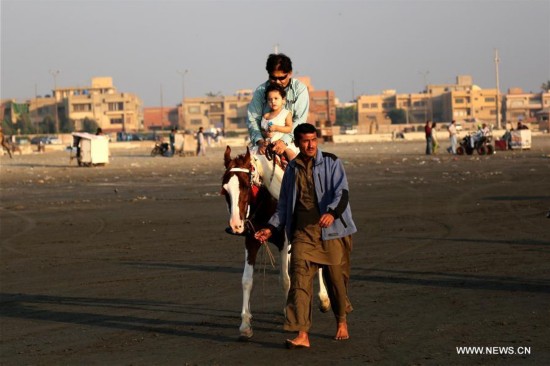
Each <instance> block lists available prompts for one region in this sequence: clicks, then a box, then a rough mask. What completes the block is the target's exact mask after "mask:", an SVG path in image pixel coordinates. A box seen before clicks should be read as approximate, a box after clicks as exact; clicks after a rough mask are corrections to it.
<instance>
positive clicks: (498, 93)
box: [495, 48, 501, 129]
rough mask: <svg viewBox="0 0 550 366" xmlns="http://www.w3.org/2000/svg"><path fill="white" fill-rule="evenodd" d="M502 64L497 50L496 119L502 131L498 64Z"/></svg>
mask: <svg viewBox="0 0 550 366" xmlns="http://www.w3.org/2000/svg"><path fill="white" fill-rule="evenodd" d="M499 63H500V58H499V57H498V49H497V48H495V76H496V82H497V85H496V86H497V97H496V108H497V115H496V118H497V121H496V122H497V125H496V128H497V129H500V128H501V125H500V105H499V102H500V85H499V77H498V64H499Z"/></svg>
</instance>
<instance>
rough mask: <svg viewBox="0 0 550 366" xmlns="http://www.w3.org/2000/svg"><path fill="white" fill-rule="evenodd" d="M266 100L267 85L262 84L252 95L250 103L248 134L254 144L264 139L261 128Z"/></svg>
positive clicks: (247, 124)
mask: <svg viewBox="0 0 550 366" xmlns="http://www.w3.org/2000/svg"><path fill="white" fill-rule="evenodd" d="M264 101H265V87H264V85H263V84H262V85H260V86H259V87H258V88H257V89H256V90H255V91H254V95H253V96H252V101H250V103H249V104H248V109H247V112H248V119H247V120H246V127H247V128H248V134H249V136H250V141H251V142H252V144H253V145H256V143H257V142H258V141H259V140H261V139H263V136H262V131H261V130H260V123H261V121H262V116H263V114H264V105H265V103H264Z"/></svg>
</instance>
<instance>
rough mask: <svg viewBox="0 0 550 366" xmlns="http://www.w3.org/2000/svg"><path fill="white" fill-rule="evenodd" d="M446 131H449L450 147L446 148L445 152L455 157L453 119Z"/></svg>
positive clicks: (454, 127) (454, 122)
mask: <svg viewBox="0 0 550 366" xmlns="http://www.w3.org/2000/svg"><path fill="white" fill-rule="evenodd" d="M447 130H448V131H449V140H450V141H451V146H449V147H448V148H447V151H448V152H449V153H450V154H453V155H456V145H457V141H456V121H455V120H454V119H453V120H452V121H451V123H450V124H449V126H448V127H447Z"/></svg>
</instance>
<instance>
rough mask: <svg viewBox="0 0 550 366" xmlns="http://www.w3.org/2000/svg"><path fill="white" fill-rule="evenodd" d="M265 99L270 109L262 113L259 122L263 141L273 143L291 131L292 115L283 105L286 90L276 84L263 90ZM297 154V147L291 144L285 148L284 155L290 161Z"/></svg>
mask: <svg viewBox="0 0 550 366" xmlns="http://www.w3.org/2000/svg"><path fill="white" fill-rule="evenodd" d="M265 99H266V100H267V104H268V105H269V108H271V110H270V111H269V112H267V113H266V114H264V116H263V118H262V122H261V130H262V137H263V138H264V141H267V142H270V143H275V142H277V141H279V140H280V139H282V138H283V136H284V135H285V134H288V133H291V132H292V115H291V114H290V111H289V110H288V109H286V108H285V107H284V104H285V103H286V91H285V90H284V89H283V87H282V86H280V85H278V84H270V85H268V87H267V88H266V91H265ZM297 154H298V148H297V147H296V145H294V144H292V145H291V146H288V147H287V148H286V149H285V152H284V156H285V157H286V159H287V161H290V160H292V159H294V158H295V157H296V155H297Z"/></svg>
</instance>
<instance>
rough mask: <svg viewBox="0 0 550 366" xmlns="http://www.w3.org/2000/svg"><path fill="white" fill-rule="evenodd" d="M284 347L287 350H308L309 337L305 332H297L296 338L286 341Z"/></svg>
mask: <svg viewBox="0 0 550 366" xmlns="http://www.w3.org/2000/svg"><path fill="white" fill-rule="evenodd" d="M285 344H286V347H287V348H289V349H294V348H309V346H310V345H309V336H308V334H307V332H303V331H299V332H298V336H297V337H296V338H294V339H287V340H286V342H285Z"/></svg>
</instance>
